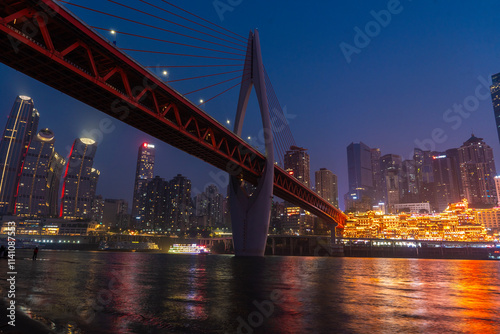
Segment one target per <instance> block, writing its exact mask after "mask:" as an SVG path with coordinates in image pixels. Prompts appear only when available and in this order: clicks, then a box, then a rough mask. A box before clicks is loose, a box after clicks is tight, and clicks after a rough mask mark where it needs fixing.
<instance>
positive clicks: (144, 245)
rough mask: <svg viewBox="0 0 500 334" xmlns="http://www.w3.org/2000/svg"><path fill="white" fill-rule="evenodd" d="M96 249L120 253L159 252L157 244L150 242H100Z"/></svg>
mask: <svg viewBox="0 0 500 334" xmlns="http://www.w3.org/2000/svg"><path fill="white" fill-rule="evenodd" d="M98 249H99V250H103V251H120V252H155V251H159V250H160V248H159V247H158V245H157V244H155V243H154V242H150V241H111V242H107V241H102V242H101V243H100V244H99V248H98Z"/></svg>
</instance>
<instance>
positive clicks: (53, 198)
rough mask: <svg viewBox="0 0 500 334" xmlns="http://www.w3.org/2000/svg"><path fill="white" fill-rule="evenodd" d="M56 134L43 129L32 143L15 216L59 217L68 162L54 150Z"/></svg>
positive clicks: (24, 165) (20, 184)
mask: <svg viewBox="0 0 500 334" xmlns="http://www.w3.org/2000/svg"><path fill="white" fill-rule="evenodd" d="M54 142H55V138H54V133H53V132H52V131H51V130H49V129H43V130H40V132H38V134H37V136H36V137H35V138H33V139H32V140H31V144H30V146H29V148H28V153H27V154H26V157H25V158H24V164H23V167H22V173H21V177H20V179H19V186H18V192H17V200H16V211H15V214H16V215H18V216H22V217H34V218H39V217H40V218H43V217H56V216H57V215H58V199H59V198H58V193H59V182H60V179H61V175H62V171H63V169H64V164H65V160H64V158H63V157H61V156H60V155H59V154H57V153H56V152H55V150H54Z"/></svg>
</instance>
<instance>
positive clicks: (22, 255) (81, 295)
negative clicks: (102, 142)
mask: <svg viewBox="0 0 500 334" xmlns="http://www.w3.org/2000/svg"><path fill="white" fill-rule="evenodd" d="M17 252H18V253H17V262H16V267H17V268H16V269H17V273H18V274H17V282H16V290H17V291H16V292H17V293H16V302H17V304H18V305H22V306H23V308H22V309H23V310H24V312H26V313H27V314H28V315H30V316H31V317H32V318H34V319H37V320H38V321H41V322H44V323H45V324H47V325H49V326H50V327H52V328H53V329H54V331H55V332H60V333H500V261H475V260H428V259H387V258H330V257H278V256H276V257H265V258H255V259H253V258H252V259H245V258H235V257H233V256H224V255H210V256H195V255H171V254H145V253H115V252H78V251H48V250H42V251H40V253H39V259H38V260H37V261H31V259H30V256H31V253H28V251H23V250H18V251H17ZM6 262H7V261H4V262H3V263H2V262H0V265H2V266H4V267H5V268H4V270H2V273H0V275H3V276H5V275H6V274H5V273H6V272H7V270H6ZM0 277H1V276H0ZM2 278H5V277H2ZM0 289H1V290H2V296H3V297H6V295H7V282H6V280H5V279H2V281H1V282H0Z"/></svg>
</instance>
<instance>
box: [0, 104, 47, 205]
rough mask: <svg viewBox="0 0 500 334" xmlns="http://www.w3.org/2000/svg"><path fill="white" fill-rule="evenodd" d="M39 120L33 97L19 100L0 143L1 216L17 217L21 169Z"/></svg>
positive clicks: (10, 115) (11, 112) (11, 113)
mask: <svg viewBox="0 0 500 334" xmlns="http://www.w3.org/2000/svg"><path fill="white" fill-rule="evenodd" d="M39 118H40V115H39V114H38V111H37V110H36V109H35V108H34V104H33V100H32V99H31V98H30V97H27V96H18V97H17V98H16V101H15V102H14V106H13V107H12V110H11V111H10V114H9V118H8V119H7V124H6V125H5V130H4V132H3V136H2V140H1V142H0V173H1V174H0V215H2V214H12V213H14V210H15V203H16V192H17V185H18V184H19V179H20V176H21V168H22V165H23V162H24V157H25V156H26V154H27V152H28V147H29V145H30V143H31V139H32V138H33V137H34V136H35V135H36V130H37V128H38V120H39Z"/></svg>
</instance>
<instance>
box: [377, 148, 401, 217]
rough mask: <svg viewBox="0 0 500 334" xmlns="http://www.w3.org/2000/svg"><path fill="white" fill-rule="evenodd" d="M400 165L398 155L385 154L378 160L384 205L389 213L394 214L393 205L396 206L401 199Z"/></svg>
mask: <svg viewBox="0 0 500 334" xmlns="http://www.w3.org/2000/svg"><path fill="white" fill-rule="evenodd" d="M401 165H402V162H401V156H399V155H396V154H386V155H384V156H383V157H381V158H380V171H381V174H382V189H383V190H384V203H385V204H386V205H387V209H388V210H389V212H395V210H394V204H398V203H399V199H400V197H401V193H400V191H401V190H400V183H401Z"/></svg>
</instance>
